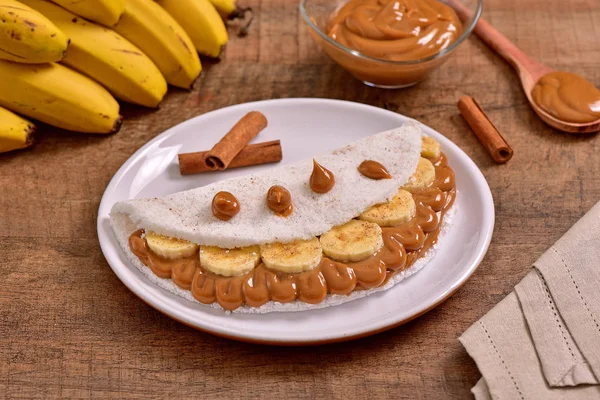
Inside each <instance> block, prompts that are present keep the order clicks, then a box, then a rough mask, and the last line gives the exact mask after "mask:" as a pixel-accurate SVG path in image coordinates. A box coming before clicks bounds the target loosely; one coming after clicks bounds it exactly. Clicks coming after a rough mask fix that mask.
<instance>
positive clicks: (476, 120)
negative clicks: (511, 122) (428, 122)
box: [458, 96, 513, 164]
mask: <svg viewBox="0 0 600 400" xmlns="http://www.w3.org/2000/svg"><path fill="white" fill-rule="evenodd" d="M458 109H459V110H460V113H461V114H462V116H463V117H464V119H465V120H466V121H467V124H469V126H470V127H471V129H472V130H473V132H474V133H475V136H477V139H479V141H480V142H481V144H483V146H484V147H485V148H486V150H487V151H488V152H489V153H490V155H491V156H492V158H493V159H494V161H496V162H497V163H499V164H504V163H506V162H507V161H508V160H510V159H511V158H512V156H513V149H512V147H510V145H509V144H508V142H507V141H506V140H505V139H504V137H503V136H502V134H501V133H500V132H499V131H498V129H496V127H495V126H494V124H493V123H492V121H490V119H489V118H488V116H487V115H486V114H485V112H484V111H483V109H482V108H481V106H480V105H479V104H478V103H477V101H476V100H475V99H474V98H473V97H471V96H462V97H461V98H460V99H459V100H458Z"/></svg>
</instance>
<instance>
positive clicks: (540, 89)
mask: <svg viewBox="0 0 600 400" xmlns="http://www.w3.org/2000/svg"><path fill="white" fill-rule="evenodd" d="M531 95H532V97H533V101H534V102H535V103H536V104H537V105H538V106H540V107H541V108H542V109H543V110H544V111H546V112H547V113H548V114H550V115H552V116H553V117H555V118H557V119H559V120H561V121H566V122H575V123H586V122H593V121H596V120H598V119H600V90H598V88H596V87H595V86H594V85H593V84H592V83H590V82H589V81H588V80H586V79H585V78H583V77H581V76H579V75H576V74H572V73H569V72H550V73H549V74H546V75H544V76H542V77H541V78H540V80H539V81H538V82H537V83H536V84H535V86H534V87H533V91H532V92H531Z"/></svg>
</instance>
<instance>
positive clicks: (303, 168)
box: [111, 123, 421, 248]
mask: <svg viewBox="0 0 600 400" xmlns="http://www.w3.org/2000/svg"><path fill="white" fill-rule="evenodd" d="M420 150H421V130H420V128H419V125H418V124H417V123H405V124H404V125H403V126H402V127H400V128H398V129H394V130H391V131H388V132H383V133H379V134H376V135H373V136H369V137H366V138H364V139H361V140H358V141H356V142H354V143H351V144H349V145H347V146H345V147H342V148H340V149H337V150H334V151H331V152H329V153H325V154H322V155H315V159H316V160H317V162H319V164H321V165H323V166H325V167H326V168H328V169H329V170H331V171H332V172H333V173H334V175H335V180H336V184H335V186H334V187H333V189H332V190H331V191H330V192H328V193H325V194H317V193H314V192H313V191H312V190H311V189H310V187H309V184H308V178H309V177H310V175H311V172H312V169H313V163H312V159H306V160H303V161H300V162H297V163H294V164H291V165H284V166H281V167H276V168H273V169H271V170H269V171H265V172H262V173H258V174H249V175H245V176H241V177H237V178H233V179H228V180H224V181H219V182H215V183H213V184H210V185H207V186H203V187H200V188H197V189H193V190H188V191H185V192H180V193H175V194H172V195H170V196H166V197H161V198H148V199H134V200H129V201H125V202H119V203H116V204H115V205H114V206H113V208H112V210H111V221H112V222H113V227H115V225H114V222H115V221H118V220H120V219H122V218H128V219H129V220H130V221H131V223H133V225H134V226H135V227H137V228H140V229H145V230H151V231H154V232H157V233H159V234H162V235H166V236H171V237H176V238H180V239H185V240H188V241H190V242H194V243H196V244H199V245H211V246H219V247H223V248H234V247H243V246H249V245H254V244H264V243H271V242H290V241H293V240H294V239H309V238H311V237H315V236H318V235H321V234H323V233H325V232H327V231H328V230H330V229H331V228H332V227H334V226H336V225H340V224H343V223H346V222H348V221H349V220H350V219H352V218H354V217H356V216H357V215H359V214H360V213H361V212H363V211H364V210H365V209H367V208H368V207H370V206H372V205H374V204H378V203H382V202H385V201H386V200H389V199H391V198H392V197H393V196H394V195H395V194H396V192H397V191H398V188H399V187H401V186H402V185H404V184H405V183H407V182H408V178H409V177H410V176H411V175H412V174H413V172H414V171H415V169H416V166H417V162H418V161H419V158H420ZM364 160H375V161H379V162H381V163H382V164H383V165H385V167H386V169H387V170H388V171H389V173H390V174H391V176H392V178H391V179H384V180H373V179H369V178H366V177H364V176H363V175H361V174H360V173H359V172H358V170H357V167H358V165H359V164H360V163H361V162H362V161H364ZM273 185H282V186H284V187H285V188H286V189H288V190H289V191H290V193H291V195H292V201H293V205H294V212H293V213H292V214H291V215H290V216H288V217H286V218H282V217H280V216H278V215H276V214H274V213H273V212H272V211H271V210H270V209H269V208H268V207H267V203H266V201H265V196H266V193H267V191H268V190H269V188H270V187H271V186H273ZM219 191H227V192H231V193H232V194H233V195H234V196H235V197H236V198H237V199H238V200H239V203H240V212H239V213H238V214H237V215H236V216H235V217H234V218H233V219H231V220H230V221H221V220H219V219H217V218H216V217H215V216H213V214H212V211H211V202H212V199H213V197H214V195H215V194H216V193H217V192H219ZM131 233H132V232H128V234H131Z"/></svg>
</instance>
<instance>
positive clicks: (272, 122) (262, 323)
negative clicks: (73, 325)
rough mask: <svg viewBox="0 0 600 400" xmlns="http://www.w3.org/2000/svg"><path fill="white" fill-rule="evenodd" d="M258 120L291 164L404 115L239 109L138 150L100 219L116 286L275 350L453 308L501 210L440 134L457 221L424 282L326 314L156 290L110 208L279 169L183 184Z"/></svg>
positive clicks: (198, 324)
mask: <svg viewBox="0 0 600 400" xmlns="http://www.w3.org/2000/svg"><path fill="white" fill-rule="evenodd" d="M252 110H258V111H261V112H262V113H264V114H265V115H266V116H267V119H268V121H269V126H268V127H267V128H266V129H265V130H264V131H262V132H261V133H260V135H259V138H257V139H258V141H267V140H273V139H281V144H282V147H283V155H284V160H283V161H282V163H291V162H294V161H297V160H300V159H303V158H307V157H312V156H314V155H316V154H319V153H322V152H324V151H326V150H330V149H334V148H337V147H341V146H343V145H346V144H347V143H349V142H352V141H354V140H357V139H359V138H361V137H364V136H368V135H372V134H375V133H378V132H381V131H386V130H389V129H392V128H396V127H398V126H399V125H401V124H402V123H403V122H405V121H406V120H408V118H407V117H404V116H402V115H400V114H396V113H393V112H390V111H386V110H382V109H379V108H376V107H371V106H366V105H362V104H358V103H351V102H345V101H336V100H324V99H282V100H268V101H261V102H255V103H247V104H240V105H236V106H232V107H228V108H224V109H221V110H217V111H213V112H210V113H208V114H204V115H201V116H198V117H196V118H194V119H191V120H189V121H186V122H184V123H182V124H180V125H177V126H175V127H173V128H171V129H169V130H168V131H166V132H164V133H162V134H161V135H159V136H157V137H156V138H154V139H153V140H151V141H150V142H148V143H147V144H146V145H145V146H143V147H142V148H141V149H139V150H138V151H137V152H136V153H135V154H134V155H133V156H131V158H129V160H127V162H125V164H123V166H122V167H121V168H120V169H119V171H118V172H117V173H116V174H115V176H114V177H113V179H112V180H111V182H110V184H109V185H108V187H107V188H106V192H105V193H104V196H103V197H102V202H101V203H100V209H99V212H98V238H99V240H100V246H101V247H102V251H103V253H104V256H105V257H106V260H107V261H108V263H109V264H110V266H111V267H112V269H113V271H114V272H115V273H116V274H117V276H118V277H119V279H121V281H122V282H123V283H124V284H125V285H126V286H127V287H128V288H129V289H130V290H131V291H132V292H133V293H135V294H136V295H137V296H139V297H140V298H141V299H142V300H144V301H145V302H146V303H148V304H150V305H151V306H152V307H154V308H156V309H157V310H159V311H160V312H162V313H164V314H166V315H168V316H170V317H172V318H174V319H176V320H178V321H180V322H182V323H185V324H187V325H190V326H192V327H194V328H197V329H201V330H204V331H208V332H211V333H214V334H216V335H221V336H226V337H230V338H233V339H238V340H244V341H252V342H261V343H272V344H313V343H327V342H335V341H343V340H349V339H352V338H357V337H362V336H366V335H370V334H373V333H377V332H381V331H383V330H385V329H389V328H391V327H394V326H397V325H400V324H402V323H405V322H407V321H409V320H411V319H413V318H416V317H417V316H419V315H421V314H423V313H425V312H427V311H429V310H431V309H432V308H433V307H435V306H436V305H438V304H440V303H441V302H443V301H444V300H445V299H447V298H448V297H449V296H450V295H451V294H452V293H453V292H454V291H455V290H456V289H458V287H460V286H461V285H462V284H463V283H464V282H465V281H466V280H467V279H468V278H469V276H471V274H472V273H473V272H474V271H475V269H476V268H477V266H478V265H479V263H480V262H481V260H482V259H483V257H484V255H485V253H486V251H487V248H488V246H489V243H490V240H491V237H492V231H493V228H494V203H493V200H492V195H491V192H490V189H489V187H488V185H487V182H486V181H485V178H484V177H483V175H482V174H481V172H480V171H479V169H478V168H477V166H476V165H475V164H474V163H473V161H471V159H470V158H469V157H468V156H467V155H466V154H465V153H463V151H462V150H460V149H459V148H458V147H457V146H456V145H455V144H453V143H452V142H451V141H450V140H448V139H446V138H445V137H444V136H442V135H441V134H440V133H438V132H436V131H434V130H433V129H430V128H426V129H425V133H426V134H428V135H430V136H432V137H434V138H435V139H436V140H438V141H439V142H440V143H441V146H442V150H443V151H444V152H445V153H446V155H447V157H448V160H449V164H450V165H451V166H452V168H453V169H454V172H455V174H456V183H457V189H458V192H459V195H458V196H457V199H456V203H455V205H454V207H457V208H458V212H457V214H456V215H455V217H454V218H453V223H452V226H451V227H450V231H448V233H447V234H446V235H445V236H444V238H443V239H444V240H442V241H441V242H440V244H439V248H438V250H437V253H436V254H435V256H434V257H433V259H432V260H431V261H430V263H429V264H428V265H426V266H425V268H423V270H421V271H420V272H419V273H417V274H415V275H413V276H412V277H410V278H408V279H406V280H404V281H403V282H401V283H399V284H397V285H396V286H394V287H393V288H391V289H389V290H387V291H385V292H381V293H374V294H371V295H370V296H367V297H365V298H362V299H358V300H355V301H351V302H349V303H346V304H343V305H340V306H335V307H328V308H325V309H320V310H312V311H303V312H287V313H279V312H276V313H268V314H235V313H233V314H226V313H225V312H223V311H220V310H216V309H213V308H210V307H207V306H205V305H202V304H200V303H195V302H191V301H188V300H185V299H183V298H181V297H178V296H176V295H174V294H171V293H170V292H167V291H166V290H164V289H162V288H160V287H158V286H156V285H154V284H152V283H151V282H150V281H149V280H148V279H147V278H146V277H145V276H144V275H143V274H142V273H141V272H140V271H138V270H137V268H136V267H134V266H133V265H131V264H130V262H129V261H128V260H127V258H126V256H125V254H124V253H123V252H122V250H121V248H120V247H119V244H118V243H117V240H116V238H115V236H114V234H113V232H112V229H111V228H110V225H109V221H108V215H109V212H110V209H111V207H112V205H113V204H114V203H115V202H117V201H120V200H127V199H131V198H135V197H149V196H162V195H166V194H170V193H174V192H178V191H181V190H187V189H191V188H195V187H198V186H202V185H206V184H208V183H211V182H214V181H216V180H221V179H226V178H230V177H233V176H237V175H241V174H248V173H251V172H255V171H258V170H261V169H268V168H273V167H274V166H275V165H274V164H271V165H262V166H257V167H251V168H242V169H237V170H235V169H234V170H230V171H225V172H218V173H208V174H200V175H194V176H187V177H182V176H181V175H180V174H179V168H178V165H177V154H178V153H179V152H190V151H199V150H205V149H209V148H211V147H212V146H213V144H214V143H215V142H217V141H218V140H219V139H220V138H221V137H222V136H223V135H224V134H225V133H226V132H227V131H228V130H229V128H231V126H232V125H233V124H234V123H235V121H237V120H239V119H240V118H241V117H242V116H243V115H244V114H245V113H247V112H248V111H252Z"/></svg>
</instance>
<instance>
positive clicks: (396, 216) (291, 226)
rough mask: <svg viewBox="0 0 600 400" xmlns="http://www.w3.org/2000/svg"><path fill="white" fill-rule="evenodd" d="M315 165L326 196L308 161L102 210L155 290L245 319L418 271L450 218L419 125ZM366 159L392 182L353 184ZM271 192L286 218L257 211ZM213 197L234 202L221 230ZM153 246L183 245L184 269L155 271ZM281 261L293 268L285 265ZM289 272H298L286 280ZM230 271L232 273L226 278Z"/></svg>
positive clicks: (364, 291)
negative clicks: (284, 195)
mask: <svg viewBox="0 0 600 400" xmlns="http://www.w3.org/2000/svg"><path fill="white" fill-rule="evenodd" d="M432 145H433V147H431V146H432ZM432 148H433V149H434V151H431V149H432ZM315 159H316V161H317V162H318V163H319V164H321V165H322V166H324V167H326V168H327V169H328V170H330V171H331V172H332V173H333V174H334V175H335V185H334V186H333V188H332V189H331V190H330V191H329V192H327V193H325V194H319V193H315V192H313V190H311V187H310V184H309V178H310V176H311V173H312V171H313V161H312V159H307V160H304V161H300V162H298V163H294V164H291V165H287V166H281V167H277V168H273V169H272V170H269V171H266V172H263V173H260V174H250V175H246V176H242V177H238V178H234V179H229V180H224V181H220V182H216V183H213V184H210V185H207V186H204V187H200V188H197V189H193V190H189V191H186V192H180V193H175V194H173V195H170V196H166V197H162V198H151V199H135V200H129V201H125V202H119V203H117V204H115V205H114V206H113V209H112V211H111V215H110V221H111V226H112V227H113V229H114V231H115V234H116V237H117V239H118V242H119V243H120V245H121V247H122V248H123V250H124V252H125V254H126V255H127V257H128V258H129V260H130V261H131V262H132V263H133V265H135V266H136V267H137V268H138V269H139V270H140V271H141V272H142V273H144V275H146V276H147V277H148V278H149V279H150V280H151V281H152V282H154V283H155V284H157V285H159V286H161V287H162V288H164V289H166V290H168V291H170V292H172V293H175V294H177V295H179V296H181V297H183V298H186V299H188V300H191V301H196V300H197V301H200V302H202V303H205V304H209V305H210V306H211V307H217V308H221V307H222V308H225V309H227V310H235V311H236V312H244V313H265V312H271V311H302V310H308V309H316V308H323V307H327V306H333V305H338V304H342V303H345V302H348V301H351V300H354V299H357V298H361V297H364V296H367V295H369V294H370V293H374V292H378V291H382V290H387V289H389V288H390V287H392V286H393V285H395V284H397V283H398V282H400V281H402V280H403V279H404V278H405V277H407V276H409V275H411V274H413V273H415V272H417V271H418V270H419V269H421V268H422V267H423V266H424V265H425V264H427V262H428V260H429V259H430V258H431V256H432V255H433V253H434V252H435V250H436V249H435V243H436V242H437V240H438V239H439V238H440V237H441V236H442V235H443V234H444V231H445V230H446V227H447V226H448V224H449V222H448V216H450V215H447V216H446V218H444V215H445V214H448V212H447V211H448V210H449V208H450V207H451V205H452V202H453V199H454V196H455V194H456V191H455V186H454V174H453V172H452V170H451V168H450V167H449V166H447V164H446V160H445V157H444V156H443V154H441V153H440V150H439V144H438V143H437V142H435V141H432V140H431V139H428V138H424V137H423V136H422V133H421V129H420V124H418V123H416V122H407V123H405V124H404V125H403V126H402V127H400V128H398V129H394V130H391V131H387V132H383V133H380V134H377V135H373V136H370V137H367V138H364V139H361V140H359V141H356V142H354V143H351V144H349V145H347V146H345V147H342V148H340V149H337V150H334V151H331V152H329V153H325V154H321V155H317V156H316V157H315ZM365 160H374V161H377V162H380V163H381V164H382V165H383V166H385V168H386V169H387V171H388V172H389V174H390V175H391V178H390V179H370V178H367V177H365V176H363V175H362V174H361V172H359V170H358V166H359V165H360V164H361V162H363V161H365ZM425 176H427V179H425V178H424V177H425ZM419 182H420V183H421V184H422V185H421V186H419ZM273 185H281V186H284V187H285V188H286V189H288V190H289V192H290V193H291V197H292V203H293V206H294V209H293V212H292V213H291V215H289V216H287V217H282V216H280V215H277V214H276V213H274V212H273V211H272V210H271V209H269V207H268V206H267V201H266V196H267V192H268V191H269V189H270V188H271V187H272V186H273ZM422 189H426V190H425V191H426V192H427V191H428V193H429V194H426V193H425V192H423V191H419V190H422ZM220 191H226V192H230V193H232V194H233V195H235V197H236V198H237V199H238V201H239V203H240V211H239V213H238V214H237V215H235V216H234V217H233V218H232V219H230V220H229V221H222V220H220V219H218V218H216V217H215V216H214V215H213V213H212V209H211V204H212V200H213V197H214V196H215V194H216V193H218V192H220ZM451 211H452V210H451ZM356 218H358V219H356ZM140 230H143V231H145V232H146V235H145V236H143V235H142V234H141V233H140V232H141V231H140ZM148 232H150V233H151V235H152V238H150V237H149V236H148ZM155 235H159V237H160V238H162V237H164V238H165V240H166V241H167V245H169V246H170V244H171V243H174V242H176V243H181V240H183V241H187V242H185V243H184V247H185V246H190V245H191V247H192V248H191V249H190V251H189V252H187V251H186V252H185V254H183V253H181V252H180V250H181V249H180V248H178V252H177V256H176V260H183V261H184V262H181V263H179V261H178V263H179V266H177V267H174V266H170V265H174V264H168V265H167V268H162V267H161V266H160V263H161V262H162V261H161V259H160V257H159V256H160V253H155V252H153V251H151V250H148V249H149V247H151V244H152V243H153V241H154V240H156V239H155V238H156V236H155ZM161 235H162V236H161ZM350 237H354V238H355V239H356V240H355V241H354V242H353V241H352V240H353V239H351V238H350ZM349 238H350V239H349ZM151 239H152V240H151ZM177 239H181V240H179V241H178V240H177ZM371 239H372V241H371ZM132 240H133V241H132ZM159 240H161V241H162V240H163V239H159ZM190 242H191V243H190ZM135 243H138V245H139V246H142V247H139V248H137V249H138V250H139V249H140V248H143V252H141V253H140V251H138V250H136V246H137V245H136V244H135ZM161 243H162V244H164V242H161ZM282 243H284V244H285V243H289V245H282ZM311 243H312V244H314V245H316V246H317V247H318V248H317V249H316V252H317V253H313V251H315V247H311V245H310V244H311ZM346 244H348V246H346ZM196 245H198V246H199V248H198V246H196ZM259 245H260V246H259ZM305 245H307V246H308V247H304V246H305ZM214 246H216V247H214ZM286 246H290V247H286ZM360 246H366V247H365V248H360ZM399 247H401V249H400V248H399ZM163 249H164V248H163ZM225 249H232V250H225ZM274 249H275V250H274ZM300 249H302V250H300ZM171 250H172V249H171ZM277 251H279V253H277ZM240 252H241V253H242V255H241V256H242V257H246V258H242V259H244V260H246V259H252V260H254V262H255V263H254V264H252V262H249V264H247V265H248V268H247V269H244V270H243V271H242V272H239V267H240V265H241V264H240V263H239V262H238V260H241V259H238V258H236V256H233V254H239V253H240ZM273 252H275V256H273ZM409 253H410V254H409ZM211 254H212V255H214V254H216V255H217V256H218V257H221V258H220V259H219V260H218V261H219V262H215V263H213V264H211V263H210V262H209V258H208V257H209V255H211ZM289 254H292V255H293V257H295V258H294V262H293V263H291V264H289V265H288V264H287V263H288V261H289V259H288V258H286V257H287V256H288V255H289ZM309 254H316V256H314V257H312V258H311V259H310V260H311V261H309V262H306V263H305V262H304V261H302V262H300V261H299V258H298V255H300V256H304V255H309ZM155 256H156V257H158V258H156V257H155ZM148 257H150V258H148ZM153 257H154V258H153ZM185 257H189V258H187V259H186V258H185ZM167 258H171V257H167ZM300 259H302V260H303V258H302V257H300ZM269 260H270V261H269ZM171 261H172V260H171ZM312 261H314V262H315V263H316V264H315V263H312ZM269 262H270V263H271V264H269ZM242 264H244V265H246V261H244V262H243V263H242ZM292 264H293V267H294V268H300V269H296V270H294V271H290V270H288V269H287V268H290V267H291V266H292ZM381 265H383V268H381ZM228 270H235V271H234V272H235V273H232V274H229V275H228V274H227V272H228ZM344 271H350V272H348V274H349V275H345V274H346V273H345V272H344ZM353 275H354V276H353ZM192 276H193V278H192ZM169 278H170V279H169ZM204 280H209V281H210V283H209V284H207V283H206V281H204ZM311 280H312V281H311ZM261 282H262V283H261ZM267 282H269V283H267ZM219 285H221V286H219ZM261 285H262V286H261ZM286 285H287V293H288V294H289V293H291V292H293V293H295V295H293V296H292V297H290V296H288V297H286V296H287V295H286V290H282V288H284V289H285V286H286ZM219 287H221V289H222V290H220V289H219ZM261 287H262V290H263V291H262V292H261V289H260V288H261ZM233 288H237V289H233ZM296 288H297V290H296ZM315 288H319V290H315ZM215 289H216V290H215ZM357 289H361V290H357ZM236 290H237V292H236V293H237V295H236V293H233V292H234V291H236ZM257 290H258V291H257ZM265 291H266V292H265ZM290 291H291V292H290ZM215 293H216V294H215ZM232 293H233V295H232ZM282 293H283V294H282ZM278 296H279V297H278Z"/></svg>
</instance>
